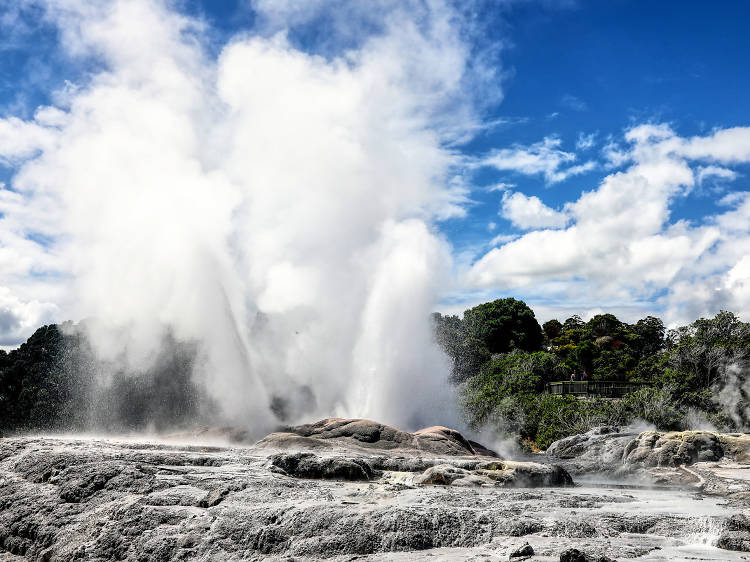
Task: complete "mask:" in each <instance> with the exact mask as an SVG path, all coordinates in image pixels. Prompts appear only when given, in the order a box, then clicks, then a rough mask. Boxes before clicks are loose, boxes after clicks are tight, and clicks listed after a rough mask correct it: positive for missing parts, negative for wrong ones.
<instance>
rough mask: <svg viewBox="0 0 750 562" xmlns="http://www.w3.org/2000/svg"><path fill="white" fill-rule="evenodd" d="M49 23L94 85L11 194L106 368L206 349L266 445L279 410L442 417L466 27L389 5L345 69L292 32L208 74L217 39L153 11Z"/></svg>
mask: <svg viewBox="0 0 750 562" xmlns="http://www.w3.org/2000/svg"><path fill="white" fill-rule="evenodd" d="M259 6H260V8H259V9H262V6H263V4H262V3H261V4H259ZM413 6H419V9H418V10H416V9H414V10H413V9H411V8H412V7H413ZM44 7H45V13H46V15H47V17H48V18H50V20H51V21H53V22H54V23H55V24H56V25H58V26H59V28H60V30H61V37H62V41H63V44H64V46H65V47H66V48H67V50H68V52H69V53H70V54H71V56H74V57H88V58H89V59H94V60H95V61H96V62H97V64H98V65H99V68H101V70H99V71H98V72H96V73H94V74H93V75H92V76H91V77H90V79H89V80H88V81H87V83H85V84H79V85H77V87H76V88H69V89H68V90H67V91H66V92H65V93H64V94H65V95H64V96H63V97H64V99H62V100H61V103H60V104H59V107H55V108H51V107H50V108H43V109H42V110H40V111H39V112H38V113H37V115H36V118H35V119H34V120H33V121H28V122H24V123H22V124H19V127H20V126H21V125H22V126H23V128H24V131H30V133H29V135H28V139H27V141H28V142H32V141H33V142H35V145H34V148H35V150H36V152H34V151H32V150H28V146H26V145H25V146H26V148H25V149H24V150H25V151H24V153H23V154H22V155H20V154H19V155H18V156H19V157H23V158H26V161H25V163H24V164H23V165H22V166H21V167H20V169H19V171H18V172H17V174H16V176H15V177H14V182H13V185H14V188H15V189H16V190H17V191H18V192H19V193H20V194H21V196H22V197H23V201H24V204H25V206H26V208H27V209H36V210H37V211H38V212H37V214H36V215H35V216H36V217H44V220H41V218H40V219H39V220H38V221H37V226H38V228H39V229H40V230H41V231H42V232H43V234H45V236H48V237H49V239H50V240H51V242H50V245H49V253H50V254H51V255H52V256H54V264H55V266H56V268H57V271H58V272H59V273H62V274H64V275H69V276H70V278H71V292H70V299H69V301H68V302H67V303H64V304H63V311H64V313H68V314H69V315H71V316H73V317H77V318H83V317H90V318H92V320H91V321H90V322H87V324H86V325H87V327H88V335H89V338H90V341H91V344H92V346H93V347H94V349H95V350H96V352H97V354H98V355H99V356H100V357H101V358H102V359H104V360H106V361H110V362H117V363H119V364H121V365H124V366H126V367H127V368H128V369H134V370H141V371H143V370H144V369H147V368H148V367H149V366H150V365H152V364H153V362H154V361H155V360H156V358H158V357H159V353H160V350H159V345H160V342H162V341H163V340H164V337H165V334H169V337H170V338H172V337H173V338H175V339H176V340H177V341H184V342H196V343H197V346H198V357H197V358H196V360H195V361H194V362H193V368H194V370H195V373H194V376H195V378H196V381H198V382H199V383H200V384H201V385H202V386H203V387H204V388H205V390H206V391H207V393H208V394H209V395H210V396H211V397H212V398H213V399H214V400H215V401H216V402H217V403H218V404H220V405H221V409H222V412H223V418H224V419H225V420H226V421H230V422H235V423H246V424H250V425H253V426H254V427H258V428H259V429H261V428H262V429H265V428H267V427H268V426H269V425H270V424H272V423H273V420H274V418H273V415H272V413H271V410H270V409H269V405H273V404H276V405H277V406H278V407H277V408H276V409H277V413H278V411H282V410H283V411H284V413H285V414H286V416H287V417H288V418H290V419H289V420H288V421H294V420H295V419H299V418H300V417H301V416H307V417H311V416H319V415H332V414H341V415H350V416H365V417H373V418H377V419H380V420H383V421H385V422H389V423H394V424H401V425H405V426H414V425H418V424H422V423H448V422H449V421H450V420H447V419H446V418H445V415H446V410H445V408H444V407H442V406H441V407H440V408H436V407H435V404H444V403H445V395H444V392H445V389H444V381H445V379H446V377H447V372H446V366H445V360H444V357H443V356H442V354H441V353H440V352H439V351H438V350H437V349H436V347H435V345H434V344H433V343H432V340H431V337H430V325H429V312H430V311H431V310H432V307H433V304H434V301H435V299H436V295H437V291H438V289H439V287H440V285H441V282H442V280H443V277H444V275H445V274H446V272H447V271H448V268H449V266H450V263H449V251H448V250H447V249H446V247H445V246H446V245H445V243H444V242H443V241H442V240H441V238H440V237H439V236H437V235H436V234H435V229H434V227H433V221H434V220H435V219H437V218H445V217H449V216H452V215H456V214H460V213H461V212H462V211H461V204H462V203H463V200H464V192H463V190H462V189H461V188H460V187H456V183H455V182H452V181H451V170H452V167H453V166H454V164H455V163H456V162H455V156H454V154H453V153H452V152H451V151H450V150H449V149H447V148H446V145H447V144H448V143H449V142H450V141H452V140H454V139H455V138H457V137H458V136H460V135H461V134H463V133H464V132H465V131H466V129H465V127H466V126H467V125H466V123H470V122H471V120H470V116H471V111H472V109H471V104H469V103H468V102H464V101H463V99H464V98H463V97H462V95H463V91H464V89H463V85H464V84H465V83H466V77H467V72H468V71H467V62H466V61H467V52H468V49H467V48H466V46H465V45H464V44H463V43H462V41H461V40H460V39H459V37H458V33H459V30H460V26H455V25H448V23H449V22H450V21H451V20H452V19H455V18H456V17H457V15H456V14H455V13H453V12H452V11H451V10H449V9H448V8H447V7H445V6H443V5H441V4H440V3H432V4H430V7H425V6H423V5H422V4H421V3H419V4H418V3H414V4H413V5H412V4H411V3H404V4H401V3H396V4H394V3H389V2H383V3H382V6H380V7H381V8H383V10H382V11H383V14H384V16H383V17H382V21H379V22H378V23H379V27H378V28H377V29H378V31H377V32H375V33H373V34H372V35H370V36H366V37H365V38H364V39H360V40H359V41H358V42H357V44H356V45H355V47H354V48H351V49H350V50H348V51H346V52H345V53H344V54H339V55H337V56H333V55H328V56H326V57H322V56H315V55H310V54H308V53H306V52H304V51H302V50H300V49H298V48H296V47H295V46H294V45H293V43H292V42H291V41H290V40H289V39H288V38H287V35H286V34H285V30H281V31H279V30H278V29H275V30H274V34H273V35H265V36H263V35H255V36H243V37H235V38H233V39H232V40H231V41H229V42H228V43H227V44H226V46H225V47H224V48H223V49H222V50H221V52H220V54H219V56H218V57H213V56H211V55H210V54H208V52H207V50H206V49H205V44H206V42H207V40H206V37H207V36H208V34H209V31H210V30H207V28H206V26H205V24H203V23H202V22H200V21H197V20H194V19H191V18H188V17H186V16H184V15H180V14H179V13H177V12H175V11H173V10H171V9H170V8H169V7H168V6H167V5H166V4H164V3H162V2H159V1H156V0H153V1H152V0H118V1H115V2H112V3H99V2H84V1H69V2H58V1H53V0H49V1H48V2H46V3H45V4H44ZM341 9H344V8H343V7H342V8H341ZM267 15H268V14H267ZM272 15H273V14H271V15H269V21H270V20H271V16H272ZM355 15H356V14H355ZM369 17H372V16H371V15H370V16H369ZM352 25H356V21H355V22H354V23H352ZM19 130H20V128H19ZM32 133H33V134H32ZM28 142H27V144H28ZM30 154H33V156H29V155H30ZM29 220H31V218H29ZM275 400H276V402H274V401H275Z"/></svg>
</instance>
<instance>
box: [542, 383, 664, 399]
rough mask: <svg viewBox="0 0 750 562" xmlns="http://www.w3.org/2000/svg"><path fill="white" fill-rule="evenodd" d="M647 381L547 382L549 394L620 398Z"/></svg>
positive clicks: (646, 384)
mask: <svg viewBox="0 0 750 562" xmlns="http://www.w3.org/2000/svg"><path fill="white" fill-rule="evenodd" d="M646 386H650V385H649V384H648V383H641V382H618V381H563V382H550V383H547V389H546V390H547V392H548V393H549V394H572V395H574V396H602V397H604V398H621V397H622V396H624V395H626V394H628V393H630V392H635V391H636V390H640V389H642V388H644V387H646Z"/></svg>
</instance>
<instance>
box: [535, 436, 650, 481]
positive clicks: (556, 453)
mask: <svg viewBox="0 0 750 562" xmlns="http://www.w3.org/2000/svg"><path fill="white" fill-rule="evenodd" d="M637 435H638V433H637V432H635V431H632V430H629V429H627V428H622V429H621V428H619V427H615V426H602V427H595V428H593V429H591V430H589V431H587V432H586V433H583V434H580V435H573V436H571V437H565V438H563V439H560V440H558V441H555V442H554V443H552V444H551V445H550V446H549V448H548V449H547V455H549V456H551V457H555V458H556V459H562V460H574V461H575V462H573V463H565V467H566V468H567V469H568V470H572V471H573V472H574V473H582V472H607V471H616V470H618V469H619V468H620V466H621V463H622V455H623V452H624V450H625V447H626V446H627V444H628V443H630V442H631V441H632V440H633V439H634V438H635V437H636V436H637Z"/></svg>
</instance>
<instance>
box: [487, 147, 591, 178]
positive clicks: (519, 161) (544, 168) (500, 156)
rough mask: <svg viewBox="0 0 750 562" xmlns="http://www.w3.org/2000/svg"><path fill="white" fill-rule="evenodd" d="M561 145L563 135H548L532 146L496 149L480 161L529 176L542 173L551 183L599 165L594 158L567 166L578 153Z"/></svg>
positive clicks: (499, 168)
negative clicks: (560, 136)
mask: <svg viewBox="0 0 750 562" xmlns="http://www.w3.org/2000/svg"><path fill="white" fill-rule="evenodd" d="M560 145H561V141H560V139H558V138H556V137H545V138H544V140H542V141H540V142H537V143H534V144H532V145H529V146H521V145H516V146H514V147H513V148H502V149H499V150H495V151H493V152H491V153H490V154H489V155H487V156H486V157H484V158H483V159H482V160H481V161H480V164H481V165H482V166H491V167H494V168H496V169H498V170H503V171H506V170H507V171H514V172H518V173H520V174H525V175H529V176H532V175H542V176H544V179H545V181H546V182H547V183H557V182H561V181H563V180H565V179H567V178H569V177H571V176H575V175H578V174H582V173H585V172H588V171H590V170H592V169H593V168H594V167H595V163H594V162H592V161H589V162H585V163H583V164H578V165H575V166H568V167H565V165H568V164H571V163H572V162H574V161H575V160H576V155H575V154H573V153H572V152H565V151H564V150H561V149H560Z"/></svg>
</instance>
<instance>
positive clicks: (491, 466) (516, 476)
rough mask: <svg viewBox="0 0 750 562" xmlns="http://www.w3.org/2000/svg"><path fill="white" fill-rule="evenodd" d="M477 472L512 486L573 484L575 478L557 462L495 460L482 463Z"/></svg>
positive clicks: (504, 484)
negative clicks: (556, 463)
mask: <svg viewBox="0 0 750 562" xmlns="http://www.w3.org/2000/svg"><path fill="white" fill-rule="evenodd" d="M475 473H476V474H479V475H483V476H486V477H488V478H490V479H492V480H494V481H495V482H497V483H499V484H501V485H503V486H510V487H524V488H525V487H536V486H572V485H573V478H571V476H570V474H568V472H567V471H566V470H565V469H564V468H562V467H561V466H558V465H555V464H542V463H538V462H517V461H493V462H488V463H482V464H480V465H479V466H478V468H477V470H476V471H475Z"/></svg>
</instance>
